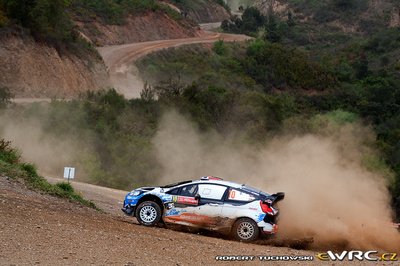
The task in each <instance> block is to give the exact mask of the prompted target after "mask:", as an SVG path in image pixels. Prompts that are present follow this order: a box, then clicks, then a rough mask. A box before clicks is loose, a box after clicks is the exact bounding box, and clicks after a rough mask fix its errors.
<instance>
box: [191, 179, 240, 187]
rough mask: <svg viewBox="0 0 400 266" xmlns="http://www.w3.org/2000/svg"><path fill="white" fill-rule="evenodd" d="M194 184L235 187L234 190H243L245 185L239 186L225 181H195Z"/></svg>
mask: <svg viewBox="0 0 400 266" xmlns="http://www.w3.org/2000/svg"><path fill="white" fill-rule="evenodd" d="M192 183H194V184H198V183H204V184H218V185H224V186H228V187H233V188H241V187H242V186H243V185H242V184H238V183H235V182H231V181H224V180H193V181H192Z"/></svg>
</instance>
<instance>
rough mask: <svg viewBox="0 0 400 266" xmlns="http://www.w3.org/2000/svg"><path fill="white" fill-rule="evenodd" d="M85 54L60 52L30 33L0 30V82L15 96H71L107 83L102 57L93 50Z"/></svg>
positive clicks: (98, 87)
mask: <svg viewBox="0 0 400 266" xmlns="http://www.w3.org/2000/svg"><path fill="white" fill-rule="evenodd" d="M85 57H86V59H84V58H82V57H78V56H77V55H74V54H73V53H65V54H62V55H61V54H60V53H58V52H57V50H56V49H55V48H53V47H49V46H47V45H45V44H40V43H37V42H35V40H33V38H32V37H30V36H27V35H24V34H20V33H15V32H8V33H3V32H2V33H1V34H0V73H1V76H0V86H2V87H7V88H9V89H10V90H11V92H12V93H13V94H14V95H15V97H16V98H20V97H22V98H25V97H28V98H31V97H38V98H46V97H50V98H62V97H65V98H70V97H76V96H78V95H79V94H80V93H82V92H84V91H87V90H98V89H100V88H103V87H107V86H108V74H107V70H106V67H105V66H104V64H103V62H102V60H101V59H100V58H99V57H97V55H96V54H95V53H93V55H86V56H85Z"/></svg>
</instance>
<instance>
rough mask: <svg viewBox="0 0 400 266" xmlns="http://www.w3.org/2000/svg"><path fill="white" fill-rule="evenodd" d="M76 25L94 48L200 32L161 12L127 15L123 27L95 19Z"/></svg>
mask: <svg viewBox="0 0 400 266" xmlns="http://www.w3.org/2000/svg"><path fill="white" fill-rule="evenodd" d="M75 23H76V24H77V26H78V27H79V29H80V31H81V32H82V33H83V34H84V35H85V36H86V37H87V38H89V39H90V40H91V41H92V42H93V43H94V45H96V46H104V45H115V44H124V43H133V42H144V41H154V40H163V39H179V38H188V37H195V36H197V35H198V31H199V28H198V27H197V26H196V25H194V24H191V23H189V22H188V21H186V20H182V21H179V22H178V21H176V20H173V19H171V18H170V17H168V16H167V15H166V14H165V13H162V12H148V13H146V14H142V15H135V16H130V17H128V18H126V20H125V23H124V24H122V25H107V24H104V23H102V22H100V20H96V19H95V20H92V21H79V20H75Z"/></svg>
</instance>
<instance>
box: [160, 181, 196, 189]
mask: <svg viewBox="0 0 400 266" xmlns="http://www.w3.org/2000/svg"><path fill="white" fill-rule="evenodd" d="M190 182H192V180H187V181H182V182H177V183H172V184H169V185H165V186H161V188H170V187H175V186H178V185H182V184H186V183H190Z"/></svg>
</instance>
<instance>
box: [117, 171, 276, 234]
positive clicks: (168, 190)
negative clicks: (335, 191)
mask: <svg viewBox="0 0 400 266" xmlns="http://www.w3.org/2000/svg"><path fill="white" fill-rule="evenodd" d="M283 198H284V193H282V192H280V193H277V194H272V195H271V194H268V193H266V192H262V191H260V190H257V189H254V188H251V187H248V186H246V185H241V184H238V183H234V182H228V181H223V180H222V179H220V178H216V177H212V176H206V177H202V178H201V179H199V180H193V181H184V182H180V183H176V184H171V185H167V186H162V187H142V188H137V189H135V190H133V191H131V192H129V193H128V194H127V195H126V197H125V200H124V204H123V208H122V211H123V212H124V213H125V214H127V215H131V216H135V217H136V218H137V220H138V221H139V223H141V224H142V225H145V226H154V225H156V224H157V223H160V222H163V223H165V224H177V225H184V226H190V227H197V228H203V229H207V230H215V231H219V232H221V233H230V234H231V235H232V236H233V237H234V238H236V239H237V240H240V241H253V240H255V239H257V238H258V237H259V235H260V233H264V234H268V235H271V234H275V233H276V232H277V230H278V226H277V217H278V213H279V211H278V209H277V208H276V206H275V203H276V202H278V201H280V200H282V199H283Z"/></svg>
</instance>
